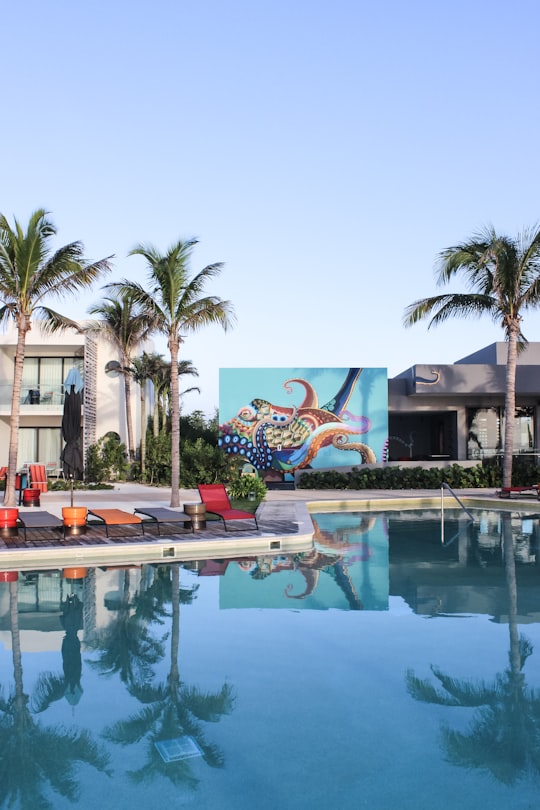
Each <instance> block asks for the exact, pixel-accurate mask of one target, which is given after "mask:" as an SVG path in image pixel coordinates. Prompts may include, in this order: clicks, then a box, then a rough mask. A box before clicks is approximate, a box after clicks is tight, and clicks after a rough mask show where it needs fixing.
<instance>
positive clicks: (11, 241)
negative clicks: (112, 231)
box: [0, 209, 112, 506]
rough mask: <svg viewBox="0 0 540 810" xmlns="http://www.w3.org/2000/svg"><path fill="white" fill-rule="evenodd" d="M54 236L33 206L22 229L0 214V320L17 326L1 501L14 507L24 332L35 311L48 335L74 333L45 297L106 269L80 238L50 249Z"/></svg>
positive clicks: (76, 287)
mask: <svg viewBox="0 0 540 810" xmlns="http://www.w3.org/2000/svg"><path fill="white" fill-rule="evenodd" d="M55 234H56V228H55V226H54V225H53V223H52V221H51V219H50V218H49V215H48V213H47V212H46V211H44V210H43V209H38V210H37V211H34V213H33V214H32V215H31V216H30V219H29V222H28V226H27V228H26V231H25V230H24V229H23V227H22V226H21V224H20V223H19V222H18V221H17V220H16V219H15V220H14V227H11V225H10V224H9V222H8V221H7V219H6V217H5V216H4V215H3V214H0V324H1V325H5V324H6V323H7V322H8V321H9V320H13V322H14V323H15V326H16V329H17V348H16V352H15V367H14V374H13V394H12V400H11V419H10V438H9V456H8V472H7V481H6V492H5V496H4V503H5V505H6V506H15V475H16V473H17V450H18V439H19V424H20V397H21V384H22V374H23V363H24V356H25V348H26V336H27V334H28V332H29V331H30V330H31V328H32V317H33V316H35V315H37V316H38V317H39V318H40V319H42V320H41V328H42V330H43V331H45V332H46V333H49V334H52V333H54V332H57V331H59V330H62V329H65V328H68V327H69V328H72V329H75V330H77V331H79V327H78V325H77V324H76V323H75V322H74V321H72V320H71V319H70V318H67V317H65V316H63V315H60V314H59V313H58V312H56V311H54V310H52V309H50V308H49V307H48V306H47V305H46V303H45V301H46V300H47V299H48V298H49V297H50V296H59V297H62V296H69V295H75V294H79V293H80V292H81V290H84V289H86V288H88V287H90V286H91V285H92V284H93V283H94V282H95V281H96V279H98V278H99V277H100V276H101V275H102V274H103V273H105V272H107V271H108V270H110V259H111V258H112V257H108V258H107V259H102V260H100V261H98V262H92V263H90V264H88V263H87V262H86V260H85V258H84V248H83V245H82V243H81V242H72V243H70V244H69V245H65V246H64V247H61V248H59V249H58V250H56V251H53V250H52V247H51V241H52V238H53V237H54V236H55Z"/></svg>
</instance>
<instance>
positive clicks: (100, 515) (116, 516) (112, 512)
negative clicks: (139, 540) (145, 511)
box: [88, 509, 144, 537]
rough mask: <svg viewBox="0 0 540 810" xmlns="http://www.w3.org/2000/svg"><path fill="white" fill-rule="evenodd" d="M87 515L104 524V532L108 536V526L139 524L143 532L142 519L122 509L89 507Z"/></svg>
mask: <svg viewBox="0 0 540 810" xmlns="http://www.w3.org/2000/svg"><path fill="white" fill-rule="evenodd" d="M88 516H89V517H90V516H91V517H94V518H97V519H98V520H99V521H101V525H104V526H105V534H106V535H107V537H109V526H140V527H141V533H142V534H144V525H143V519H142V518H140V517H138V515H132V514H131V512H124V510H123V509H89V510H88Z"/></svg>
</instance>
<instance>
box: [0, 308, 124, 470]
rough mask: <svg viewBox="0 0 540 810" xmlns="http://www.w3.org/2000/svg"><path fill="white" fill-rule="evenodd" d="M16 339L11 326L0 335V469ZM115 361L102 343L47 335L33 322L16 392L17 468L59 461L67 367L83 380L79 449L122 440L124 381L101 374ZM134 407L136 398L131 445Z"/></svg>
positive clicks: (113, 353) (6, 435)
mask: <svg viewBox="0 0 540 810" xmlns="http://www.w3.org/2000/svg"><path fill="white" fill-rule="evenodd" d="M16 340H17V333H16V330H15V329H14V328H13V327H11V328H10V329H9V330H8V331H7V332H5V333H4V334H0V380H2V382H1V383H0V447H2V448H4V452H3V454H0V465H3V464H7V448H8V442H9V424H10V414H11V395H12V391H13V361H14V357H15V347H16ZM118 359H119V358H118V355H117V352H116V350H115V349H114V348H113V347H112V346H111V345H110V344H109V343H106V342H105V341H103V340H97V339H96V338H93V337H89V336H85V335H82V334H80V333H77V332H74V331H72V330H66V331H65V332H63V333H62V334H56V335H54V336H51V335H46V334H44V333H43V332H42V331H41V329H40V327H39V324H38V323H35V322H34V324H33V326H32V329H31V331H30V332H29V333H28V335H27V338H26V356H25V360H24V370H23V382H22V389H21V400H20V408H21V410H20V414H21V417H20V430H19V454H18V458H19V463H20V464H21V465H22V464H24V463H25V462H32V461H39V462H41V463H43V464H47V463H49V462H55V463H56V464H59V463H60V452H61V449H62V446H63V442H62V436H61V424H62V411H63V404H64V386H63V383H64V380H65V379H66V376H67V373H68V371H69V369H71V368H77V369H78V370H79V371H80V372H81V374H82V376H83V379H84V392H83V440H84V449H85V450H86V449H87V448H88V446H89V445H90V444H92V443H93V442H95V441H96V440H97V439H99V438H100V437H101V436H104V435H105V433H107V432H109V431H114V432H115V433H118V434H119V435H120V438H121V440H122V441H123V442H124V443H125V442H126V424H125V421H126V420H125V405H124V385H123V379H122V377H121V376H119V375H118V374H117V373H116V374H115V373H114V372H113V374H111V373H110V372H109V373H107V372H106V366H107V364H110V363H111V361H118ZM109 368H110V365H109ZM138 406H139V397H137V396H133V402H132V408H133V428H134V432H135V440H136V442H137V441H138V436H139V434H140V429H139V424H140V419H138V418H137V411H136V409H137V408H138Z"/></svg>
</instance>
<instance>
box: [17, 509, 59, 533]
mask: <svg viewBox="0 0 540 810" xmlns="http://www.w3.org/2000/svg"><path fill="white" fill-rule="evenodd" d="M19 526H21V527H22V529H23V531H24V539H25V540H26V539H27V537H26V532H27V531H31V530H32V529H59V530H60V531H61V532H62V534H64V522H63V520H62V519H61V518H59V517H56V515H51V513H50V512H34V511H32V512H20V513H19Z"/></svg>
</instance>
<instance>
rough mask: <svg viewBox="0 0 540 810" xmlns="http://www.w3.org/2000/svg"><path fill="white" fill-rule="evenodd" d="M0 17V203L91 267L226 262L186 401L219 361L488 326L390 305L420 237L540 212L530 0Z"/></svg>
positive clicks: (519, 224) (204, 401)
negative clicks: (226, 313) (226, 322)
mask: <svg viewBox="0 0 540 810" xmlns="http://www.w3.org/2000/svg"><path fill="white" fill-rule="evenodd" d="M1 24H2V31H3V34H2V47H1V49H0V64H1V68H2V76H3V88H2V126H1V143H2V163H1V169H0V211H2V213H4V214H6V216H8V218H10V219H11V218H12V216H13V215H15V216H17V218H19V219H20V220H22V221H23V222H25V221H26V220H27V217H28V215H29V214H30V212H31V211H32V210H34V209H35V208H38V207H41V206H43V207H45V208H46V209H47V210H49V211H50V212H51V213H52V216H53V219H54V221H55V223H56V225H57V227H58V231H59V232H58V244H59V245H60V244H65V243H67V242H69V241H71V240H74V239H80V240H82V241H83V242H84V244H85V247H86V252H87V255H88V257H89V258H91V259H98V258H101V257H103V256H106V255H109V254H112V253H114V254H115V255H116V260H115V269H114V273H113V274H112V275H111V277H110V279H109V280H115V279H118V278H121V277H125V276H129V277H131V278H137V279H139V280H141V281H142V280H143V279H144V271H143V265H142V264H141V262H140V260H139V259H138V258H137V259H136V258H129V259H128V258H126V254H127V253H128V251H129V250H130V249H131V248H132V247H133V246H134V245H135V244H136V243H138V242H151V243H153V244H155V245H156V246H157V247H158V248H159V249H161V250H165V249H166V248H167V247H168V246H169V245H170V244H171V243H172V242H174V241H175V240H176V239H177V238H180V237H182V238H185V237H190V236H196V237H198V238H199V240H200V244H199V245H198V247H197V248H196V250H195V252H194V257H193V258H194V261H193V271H194V272H195V271H197V270H199V269H201V268H202V267H203V266H204V265H206V264H208V263H210V262H214V261H223V262H224V263H225V269H224V271H223V273H222V275H221V276H220V278H219V279H218V280H217V281H216V282H215V283H214V284H213V285H212V287H209V288H208V291H209V292H212V293H215V294H218V295H220V296H222V297H224V298H227V299H230V300H231V301H232V302H233V304H234V306H235V309H236V315H237V324H236V326H235V328H234V329H233V330H232V331H231V332H229V333H227V334H226V335H225V336H224V335H223V333H222V332H221V330H219V329H217V327H216V328H212V329H209V330H207V331H205V332H203V333H200V334H199V335H197V336H194V337H191V338H189V339H188V341H187V342H186V344H185V346H184V357H185V358H187V359H190V360H192V362H193V363H194V364H195V365H196V366H197V367H198V369H199V371H200V379H199V381H198V383H199V385H200V387H201V389H202V393H201V395H200V396H195V395H190V396H188V397H186V398H185V402H184V408H185V410H186V411H191V410H193V409H195V408H200V409H202V410H203V411H206V412H212V410H213V407H214V406H215V405H217V403H218V369H219V367H220V366H235V367H237V366H245V367H249V366H280V367H283V366H287V365H291V366H315V367H321V366H339V367H344V366H377V367H379V366H382V367H387V368H388V371H389V374H390V375H391V376H392V375H394V374H396V373H398V372H399V371H402V370H403V369H405V368H407V367H409V366H411V365H413V364H414V363H436V362H439V363H444V362H452V361H454V360H456V359H458V358H460V357H462V356H464V355H466V354H468V353H470V352H471V351H473V350H475V349H478V348H480V347H481V346H483V345H485V344H488V343H491V342H493V341H495V340H498V339H502V333H501V332H500V330H499V329H497V328H496V327H495V326H493V325H492V324H491V322H490V321H488V320H480V321H469V322H466V321H462V322H459V321H458V322H455V323H452V324H448V325H446V326H443V327H439V328H438V329H436V330H431V331H430V332H428V331H427V329H426V327H425V326H424V325H423V324H422V325H418V326H416V327H413V328H412V329H407V330H405V329H404V328H403V327H402V316H403V311H404V308H405V307H406V305H407V304H409V303H411V302H412V301H413V300H415V299H417V298H419V297H424V296H426V295H430V294H432V293H433V292H435V291H436V288H435V284H434V278H433V265H434V261H435V258H436V256H437V254H438V252H439V251H440V250H442V249H443V248H445V247H448V246H449V245H453V244H455V243H457V242H459V241H461V240H463V239H466V238H467V237H468V236H470V235H472V234H473V233H474V232H475V231H476V230H477V229H479V228H480V227H482V226H484V225H486V224H490V223H491V224H493V225H494V226H495V227H496V228H497V229H498V230H500V231H501V232H505V233H508V234H510V235H514V234H517V232H518V231H520V230H521V229H522V228H523V227H524V226H530V225H533V224H534V223H536V222H537V221H538V220H539V219H540V204H539V192H538V189H539V187H540V183H539V179H540V178H539V167H540V149H539V147H538V143H539V140H538V133H539V130H540V126H539V117H540V113H539V109H538V103H537V101H538V50H539V48H538V30H539V25H540V5H539V4H538V2H537V0H514V2H513V3H509V2H508V0H504V2H503V0H466V1H465V0H453V2H434V0H410V1H409V2H404V0H403V1H402V0H391V1H390V2H384V0H383V1H382V2H379V3H373V2H364V0H334V2H333V3H328V2H320V0H310V2H307V0H296V1H295V0H287V1H286V2H285V1H284V0H274V2H272V3H262V2H253V0H227V2H224V0H189V1H187V2H186V0H154V2H152V3H148V2H144V3H143V2H138V0H130V2H127V1H124V0H117V1H116V2H115V0H109V1H108V2H103V0H95V2H93V3H84V4H82V3H76V2H73V0H69V2H68V0H51V2H49V3H47V4H43V3H41V2H35V0H30V2H27V1H26V0H19V2H17V3H5V4H3V7H2V11H1ZM99 298H100V291H99V288H96V291H95V295H94V296H90V298H89V299H88V300H81V301H79V302H78V303H77V305H76V307H73V305H72V304H69V305H68V306H67V307H66V306H64V310H65V311H68V312H69V313H70V314H72V315H74V316H77V317H83V316H84V315H85V313H86V309H87V306H88V304H89V303H90V302H91V301H97V300H99ZM59 308H61V307H59ZM524 331H525V334H526V335H527V337H528V338H529V340H540V316H539V315H531V316H529V317H527V318H526V320H525V323H524ZM159 349H160V350H162V347H161V346H159ZM163 351H164V347H163Z"/></svg>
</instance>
